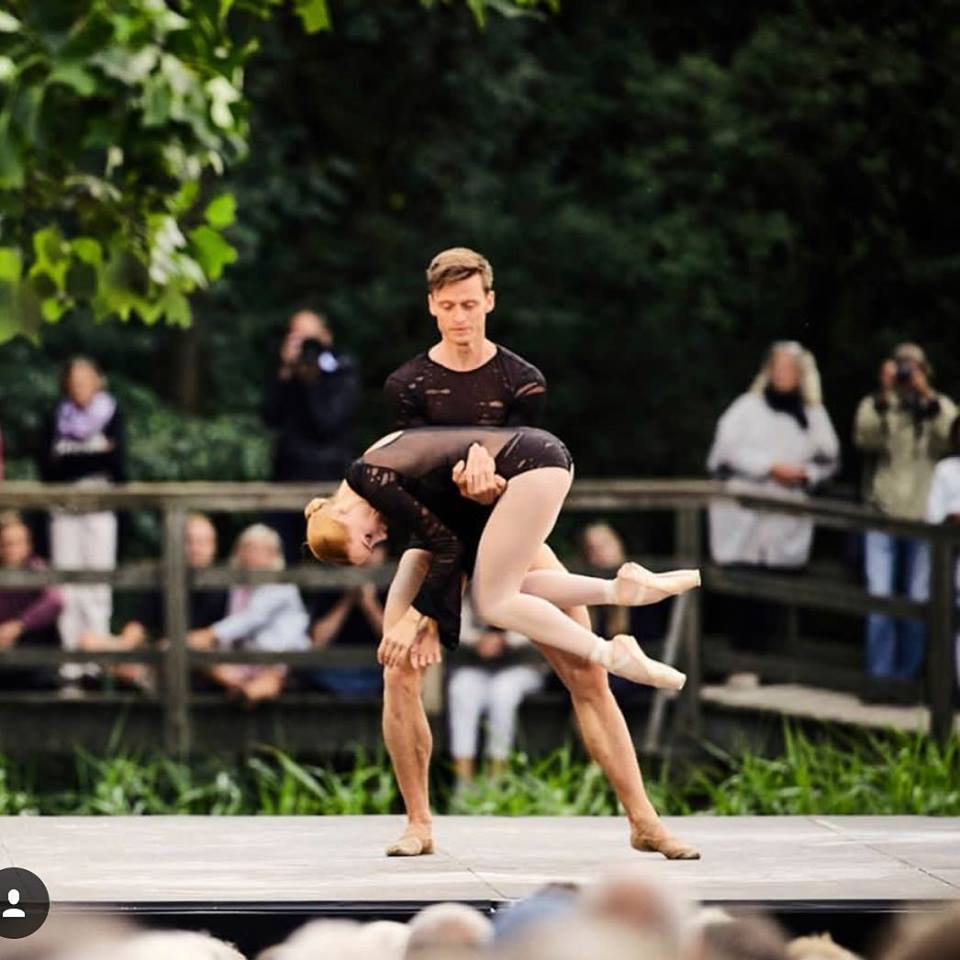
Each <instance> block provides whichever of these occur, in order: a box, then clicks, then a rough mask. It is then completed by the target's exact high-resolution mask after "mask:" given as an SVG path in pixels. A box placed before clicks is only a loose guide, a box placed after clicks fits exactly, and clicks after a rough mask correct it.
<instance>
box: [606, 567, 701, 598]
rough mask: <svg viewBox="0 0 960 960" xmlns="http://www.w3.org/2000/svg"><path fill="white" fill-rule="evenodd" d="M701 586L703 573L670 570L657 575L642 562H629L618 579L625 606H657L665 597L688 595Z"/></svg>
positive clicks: (617, 590) (616, 593) (616, 584)
mask: <svg viewBox="0 0 960 960" xmlns="http://www.w3.org/2000/svg"><path fill="white" fill-rule="evenodd" d="M699 586H700V571H699V570H667V571H665V572H664V573H654V572H653V571H652V570H648V569H647V568H646V567H643V566H641V565H640V564H639V563H633V562H630V561H628V562H627V563H625V564H623V565H622V566H621V567H620V569H619V570H618V571H617V576H616V578H615V579H614V596H615V597H616V603H617V604H618V605H619V606H622V607H635V606H642V605H643V604H647V603H656V602H657V601H659V600H663V599H664V598H665V597H672V596H676V595H677V594H678V593H686V592H687V590H692V589H693V588H694V587H699Z"/></svg>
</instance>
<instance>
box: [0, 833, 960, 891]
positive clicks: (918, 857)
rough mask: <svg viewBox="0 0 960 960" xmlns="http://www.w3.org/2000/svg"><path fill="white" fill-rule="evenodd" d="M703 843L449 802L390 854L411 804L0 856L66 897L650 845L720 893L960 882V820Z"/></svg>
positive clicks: (375, 883)
mask: <svg viewBox="0 0 960 960" xmlns="http://www.w3.org/2000/svg"><path fill="white" fill-rule="evenodd" d="M668 822H669V823H670V825H671V827H673V828H674V829H675V830H676V831H677V832H678V833H680V834H681V835H682V836H684V837H686V838H689V839H690V840H691V841H693V842H695V843H696V844H698V845H699V847H700V848H701V851H702V854H703V859H701V860H699V861H692V862H672V863H671V862H668V861H666V860H664V859H663V858H662V857H659V856H657V855H654V854H639V853H635V852H633V851H631V850H630V849H629V847H628V846H627V844H626V841H627V834H626V828H625V823H624V821H622V820H617V819H613V818H598V817H517V818H507V817H441V818H438V819H437V821H436V824H435V837H436V840H437V843H438V847H439V851H438V853H436V854H435V855H433V856H429V857H418V858H415V859H388V858H386V857H384V856H383V854H382V849H383V847H384V845H385V844H386V843H387V842H388V841H389V840H391V839H393V838H394V837H395V836H396V835H397V833H398V831H399V829H400V827H401V824H402V821H401V819H400V818H399V817H0V866H3V867H7V866H18V867H26V868H27V869H29V870H32V871H33V872H34V873H36V874H38V875H39V876H40V877H41V878H42V879H43V880H44V882H45V883H46V885H47V888H48V889H49V891H50V894H51V899H52V900H53V901H54V903H55V904H56V903H57V902H58V901H59V902H65V901H70V902H72V903H86V904H104V905H105V904H108V903H112V904H117V903H122V904H131V905H137V906H138V907H146V906H147V905H148V904H150V903H158V902H165V903H172V902H175V903H181V904H189V903H196V904H197V905H198V906H199V904H201V903H202V904H212V903H217V904H224V905H227V904H230V905H241V904H243V903H249V904H252V903H254V902H256V903H260V904H263V903H275V904H281V903H285V904H291V903H303V904H306V903H310V902H312V903H325V904H330V903H334V902H340V903H344V902H352V903H361V902H366V903H371V904H374V903H378V902H396V901H419V902H423V901H435V900H447V899H450V900H466V901H503V900H511V899H515V898H519V897H523V896H525V895H527V894H529V893H531V892H532V891H534V890H535V889H537V888H538V887H539V886H540V885H542V884H544V883H546V882H548V881H552V880H562V881H580V882H589V881H591V880H593V879H594V878H595V877H597V876H598V875H599V874H600V873H601V872H602V871H603V870H604V869H605V868H607V867H609V866H610V865H612V864H617V863H622V862H625V861H637V860H640V861H642V862H643V863H644V864H646V865H647V866H649V868H650V870H651V871H654V872H655V873H656V874H657V875H658V876H664V877H670V878H672V879H675V880H678V881H682V882H684V883H685V884H688V885H689V888H690V889H691V890H692V891H693V892H694V893H695V894H696V895H697V896H699V897H700V898H701V899H703V900H706V901H712V902H735V901H751V902H762V903H768V904H776V903H777V902H785V901H792V902H796V901H808V902H814V903H816V902H826V901H905V900H909V901H920V900H942V899H951V898H958V897H960V820H958V819H942V818H925V817H688V818H684V819H672V820H669V821H668Z"/></svg>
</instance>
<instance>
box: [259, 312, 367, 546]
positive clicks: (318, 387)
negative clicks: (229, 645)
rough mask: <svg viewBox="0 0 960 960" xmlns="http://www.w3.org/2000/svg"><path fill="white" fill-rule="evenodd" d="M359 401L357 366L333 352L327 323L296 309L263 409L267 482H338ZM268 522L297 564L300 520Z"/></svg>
mask: <svg viewBox="0 0 960 960" xmlns="http://www.w3.org/2000/svg"><path fill="white" fill-rule="evenodd" d="M359 402H360V378H359V375H358V371H357V367H356V364H355V362H354V360H353V358H352V357H351V356H350V355H349V354H345V353H341V352H339V351H338V350H337V349H336V348H335V346H334V339H333V333H332V331H331V329H330V324H329V323H328V322H327V319H326V318H325V317H323V316H321V315H320V314H318V313H314V312H313V311H312V310H299V311H297V312H296V313H295V314H293V316H292V317H291V318H290V322H289V325H288V327H287V333H286V336H285V337H284V339H283V343H282V344H281V347H280V365H279V367H278V368H277V371H276V374H275V375H274V377H273V378H272V380H271V381H270V383H269V385H268V387H267V392H266V397H265V398H264V403H263V408H262V414H263V419H264V421H265V422H266V423H267V425H268V426H270V427H273V428H274V429H275V430H276V431H277V439H276V446H275V447H274V453H273V467H272V474H271V479H272V480H274V481H275V482H278V483H304V482H310V481H313V480H340V479H341V478H342V477H343V472H344V470H346V468H347V464H348V463H349V462H350V460H351V446H350V424H351V421H352V420H353V417H354V415H355V413H356V411H357V407H358V405H359ZM270 522H271V524H272V525H273V526H274V527H275V529H277V530H278V531H279V533H280V536H281V538H282V539H283V547H284V558H285V560H286V562H287V563H288V564H296V563H298V562H299V560H300V558H301V552H300V544H301V543H302V541H303V517H302V516H301V515H300V514H299V513H291V514H286V513H285V514H278V515H276V516H272V517H271V518H270Z"/></svg>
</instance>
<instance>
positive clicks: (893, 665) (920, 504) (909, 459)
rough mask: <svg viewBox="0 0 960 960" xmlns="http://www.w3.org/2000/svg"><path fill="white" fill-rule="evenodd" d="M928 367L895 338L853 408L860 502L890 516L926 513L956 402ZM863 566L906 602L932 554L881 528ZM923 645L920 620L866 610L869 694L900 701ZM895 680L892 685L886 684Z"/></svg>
mask: <svg viewBox="0 0 960 960" xmlns="http://www.w3.org/2000/svg"><path fill="white" fill-rule="evenodd" d="M932 373H933V371H932V369H931V366H930V363H929V362H928V361H927V357H926V354H925V353H924V351H923V350H922V349H921V348H920V347H919V346H917V344H915V343H901V344H900V345H899V346H898V347H897V348H896V349H895V350H894V351H893V356H892V357H889V358H888V359H886V360H885V361H884V362H883V364H882V365H881V367H880V375H879V380H880V382H879V389H878V390H876V391H874V392H873V393H870V394H868V395H867V396H865V397H864V398H863V399H862V400H861V401H860V405H859V406H858V407H857V413H856V417H855V420H854V427H853V442H854V444H855V445H856V446H857V448H858V449H859V450H860V451H861V452H862V453H863V454H865V456H866V457H867V458H868V464H869V470H868V471H867V483H866V490H865V494H866V500H867V503H869V504H870V506H872V507H874V508H876V509H877V510H879V511H880V512H881V513H884V514H886V515H887V516H890V517H899V518H901V519H905V520H920V519H922V517H923V516H924V513H925V510H926V506H927V498H928V496H929V493H930V484H931V482H932V479H933V470H934V466H935V465H936V463H937V461H938V460H939V459H940V458H941V457H942V456H943V455H944V454H945V453H947V447H948V442H949V439H948V438H949V433H950V425H951V424H952V423H953V420H954V418H955V417H956V415H957V408H956V405H955V404H954V402H953V401H952V400H951V399H950V398H949V397H948V396H946V395H945V394H942V393H939V392H937V391H936V390H934V389H933V386H932V384H931V382H930V381H931V377H932ZM864 566H865V571H864V572H865V574H866V580H867V590H868V591H869V593H870V595H871V596H875V597H889V596H892V595H893V594H894V593H896V592H897V590H898V589H899V588H900V585H901V584H903V585H905V587H906V593H907V595H908V596H909V597H910V599H912V600H926V599H927V596H928V594H929V586H930V552H929V550H928V549H927V544H926V542H925V541H923V540H919V539H914V538H911V537H901V536H897V535H896V534H892V533H887V532H886V531H883V530H868V531H867V532H866V534H865V536H864ZM925 649H926V625H925V623H924V621H923V620H922V619H920V618H919V617H918V618H910V619H902V620H901V619H895V618H893V617H891V616H889V615H888V614H885V613H871V614H870V615H869V616H868V617H867V625H866V661H867V671H868V673H869V674H870V676H871V677H872V678H874V679H875V680H878V681H880V684H878V686H877V688H876V690H875V692H874V693H872V694H870V695H869V699H871V700H882V699H892V700H897V699H900V693H903V692H907V693H908V694H909V691H903V690H901V691H900V693H898V692H896V689H895V688H896V686H897V685H898V684H897V682H898V681H899V685H900V686H901V687H902V685H903V681H905V680H913V679H916V678H917V677H918V676H919V675H920V668H921V667H922V665H923V658H924V652H925ZM891 681H893V683H891Z"/></svg>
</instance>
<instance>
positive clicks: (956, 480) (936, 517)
mask: <svg viewBox="0 0 960 960" xmlns="http://www.w3.org/2000/svg"><path fill="white" fill-rule="evenodd" d="M950 449H951V452H952V454H953V455H952V456H950V457H947V458H946V459H945V460H941V461H940V462H939V463H938V464H937V465H936V467H935V468H934V471H933V480H932V481H931V483H930V495H929V496H928V497H927V513H926V517H927V523H952V524H960V416H958V417H956V418H954V421H953V425H952V426H951V427H950ZM954 599H955V601H956V604H957V606H958V607H960V557H958V558H957V573H956V577H955V580H954ZM954 659H955V664H956V669H957V685H958V686H960V631H958V632H957V636H956V654H955V658H954Z"/></svg>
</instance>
